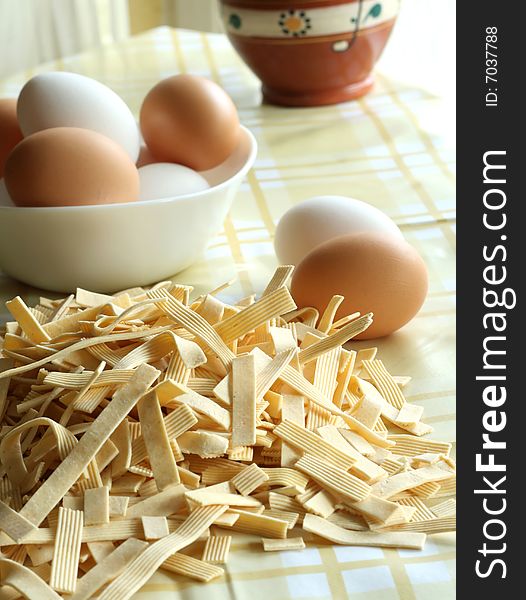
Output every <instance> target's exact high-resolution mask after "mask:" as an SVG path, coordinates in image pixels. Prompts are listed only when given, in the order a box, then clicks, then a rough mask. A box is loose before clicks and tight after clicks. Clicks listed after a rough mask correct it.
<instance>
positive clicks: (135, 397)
mask: <svg viewBox="0 0 526 600" xmlns="http://www.w3.org/2000/svg"><path fill="white" fill-rule="evenodd" d="M291 272H292V267H288V266H285V267H279V268H278V269H277V271H276V273H275V275H274V276H273V278H272V280H271V281H270V283H269V284H268V286H267V288H266V289H265V291H264V292H263V294H262V295H261V297H259V298H258V299H256V298H255V297H253V296H250V297H248V298H243V299H242V300H240V301H239V302H237V303H236V304H234V305H230V304H225V303H224V302H222V301H220V300H219V299H218V298H217V294H218V293H219V292H221V291H222V290H224V289H225V287H226V286H227V285H228V284H225V286H221V287H220V288H218V289H216V290H214V291H212V292H211V293H209V294H207V295H203V296H200V297H199V298H196V299H195V300H191V299H190V295H191V292H192V288H191V287H189V286H184V285H177V284H173V283H172V282H162V283H159V284H157V285H155V286H154V287H152V288H151V289H149V290H145V289H143V288H134V289H130V290H126V291H123V292H120V293H118V294H115V295H113V296H106V295H102V294H96V293H92V292H88V291H86V290H82V289H78V290H77V293H76V295H71V296H69V297H68V298H66V299H63V300H49V299H47V298H41V299H40V302H39V304H38V305H37V306H35V307H34V308H30V307H28V306H27V305H26V304H25V303H24V302H23V301H22V300H21V299H20V298H15V299H13V300H11V301H9V302H8V303H7V307H8V310H9V311H10V313H11V314H12V315H13V317H14V320H13V321H12V322H9V323H7V324H6V326H5V332H4V337H3V342H2V347H1V352H2V354H1V357H2V358H0V417H1V423H2V426H1V430H0V530H1V533H0V548H1V555H0V586H1V588H0V589H1V595H2V598H13V599H14V598H18V597H19V596H20V595H23V596H25V597H27V598H31V599H32V598H35V599H37V598H38V599H39V600H47V599H48V598H49V599H57V598H61V597H67V598H70V599H74V600H80V599H87V598H91V597H94V596H96V597H97V598H99V599H101V600H110V599H113V600H123V599H125V598H130V597H131V596H132V595H133V594H134V593H135V592H136V591H137V590H139V589H140V588H141V586H142V585H143V584H144V583H145V582H146V581H147V580H148V579H149V578H150V577H151V576H152V575H153V573H155V571H156V570H157V569H158V568H161V569H163V570H165V571H170V572H172V573H175V574H178V575H179V576H181V575H182V576H185V577H191V578H193V579H196V580H199V581H203V582H207V581H210V580H211V579H214V578H216V577H221V576H222V575H223V573H224V571H223V569H222V568H221V567H220V566H218V565H219V564H222V563H225V562H226V561H227V559H228V554H229V551H230V543H231V539H232V536H231V534H232V533H236V535H237V533H243V534H250V535H255V536H259V538H261V544H262V546H261V548H262V551H276V550H278V551H279V550H291V549H296V550H299V549H301V548H304V547H305V543H306V542H307V543H311V544H315V543H317V541H318V543H319V541H320V538H324V539H325V540H329V541H330V542H332V543H336V544H345V545H353V546H381V547H396V548H410V549H411V548H414V549H421V548H422V547H423V545H424V542H425V538H426V534H432V533H437V532H443V531H451V530H453V529H454V528H455V523H456V521H455V500H454V499H453V495H454V493H455V481H456V477H455V465H454V463H453V461H452V460H451V458H450V457H449V453H450V450H451V445H450V444H448V443H444V442H441V441H434V440H431V439H428V438H427V437H425V436H426V435H427V434H429V433H430V432H431V427H429V426H428V425H426V424H425V423H423V422H422V421H421V417H422V408H421V407H419V406H417V405H414V404H410V403H408V402H406V400H405V398H404V395H403V391H402V390H403V387H404V385H406V384H407V383H408V381H409V378H408V377H400V376H392V375H391V374H390V373H389V372H388V371H387V369H386V368H385V366H384V364H383V363H382V361H381V360H379V359H377V357H376V348H368V349H361V350H359V351H356V350H352V349H348V348H344V347H343V345H344V344H346V343H347V342H348V341H349V340H351V339H352V338H354V337H355V336H357V335H359V334H360V333H361V332H363V331H365V329H367V327H368V326H369V325H370V324H371V322H372V315H371V314H366V315H363V316H360V315H359V314H358V313H355V314H352V315H349V316H348V317H345V318H342V319H339V320H335V315H336V312H337V310H338V307H339V306H340V304H341V302H342V301H343V298H342V297H341V296H334V297H333V299H332V300H331V302H330V303H329V305H328V306H327V308H326V310H325V311H324V312H323V314H321V315H319V314H318V312H317V311H316V310H314V309H312V308H304V309H297V308H296V305H295V304H294V301H293V299H292V297H291V295H290V293H289V291H288V289H287V287H286V282H287V280H288V278H289V276H290V274H291Z"/></svg>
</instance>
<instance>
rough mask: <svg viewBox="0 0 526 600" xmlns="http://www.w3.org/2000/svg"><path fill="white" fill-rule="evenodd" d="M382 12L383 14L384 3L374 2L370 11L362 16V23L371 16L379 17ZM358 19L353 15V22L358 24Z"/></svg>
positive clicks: (373, 17)
mask: <svg viewBox="0 0 526 600" xmlns="http://www.w3.org/2000/svg"><path fill="white" fill-rule="evenodd" d="M381 14H382V5H381V4H380V2H377V3H376V4H373V6H371V8H370V9H369V12H368V13H367V14H365V15H364V16H363V17H362V18H361V23H365V22H366V21H367V19H369V18H371V19H378V17H379V16H380V15H381ZM356 20H357V17H352V18H351V23H353V24H356Z"/></svg>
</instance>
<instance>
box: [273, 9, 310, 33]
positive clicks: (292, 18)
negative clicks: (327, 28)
mask: <svg viewBox="0 0 526 600" xmlns="http://www.w3.org/2000/svg"><path fill="white" fill-rule="evenodd" d="M278 23H279V26H280V27H281V31H282V32H283V33H284V34H285V35H290V36H294V37H298V36H301V35H307V33H308V31H309V29H310V28H311V20H310V18H309V17H308V16H307V13H306V12H305V11H304V10H294V9H290V10H289V11H288V12H283V13H281V15H280V18H279V21H278Z"/></svg>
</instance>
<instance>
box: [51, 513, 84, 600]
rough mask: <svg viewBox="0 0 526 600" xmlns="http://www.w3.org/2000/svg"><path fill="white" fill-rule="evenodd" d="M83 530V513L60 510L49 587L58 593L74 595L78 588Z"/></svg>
mask: <svg viewBox="0 0 526 600" xmlns="http://www.w3.org/2000/svg"><path fill="white" fill-rule="evenodd" d="M82 528H83V513H82V511H80V510H71V509H70V508H63V507H60V508H59V509H58V525H57V532H56V538H55V549H54V552H53V560H52V561H51V577H50V581H49V585H50V586H51V587H52V588H53V589H54V590H56V591H57V592H63V593H66V594H73V593H74V592H75V589H76V587H77V568H78V562H79V556H80V545H81V543H82Z"/></svg>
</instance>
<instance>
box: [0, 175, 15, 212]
mask: <svg viewBox="0 0 526 600" xmlns="http://www.w3.org/2000/svg"><path fill="white" fill-rule="evenodd" d="M0 206H14V203H13V201H12V200H11V197H10V196H9V193H8V192H7V188H6V186H5V181H4V180H3V179H0Z"/></svg>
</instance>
